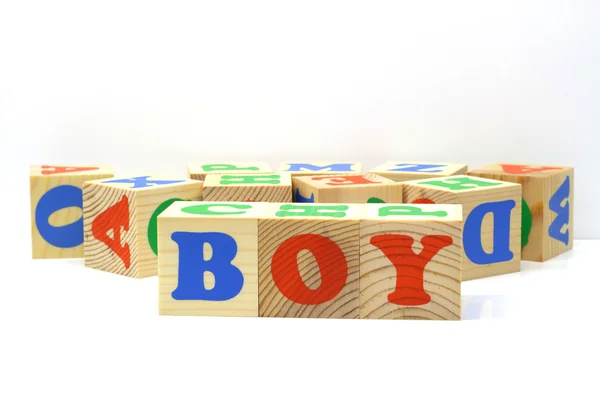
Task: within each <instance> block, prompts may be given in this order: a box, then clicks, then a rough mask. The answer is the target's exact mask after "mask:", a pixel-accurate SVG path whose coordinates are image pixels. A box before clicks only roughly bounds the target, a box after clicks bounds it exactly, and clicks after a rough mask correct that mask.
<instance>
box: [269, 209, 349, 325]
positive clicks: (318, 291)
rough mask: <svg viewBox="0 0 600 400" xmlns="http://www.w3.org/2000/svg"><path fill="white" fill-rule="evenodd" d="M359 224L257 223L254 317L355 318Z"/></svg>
mask: <svg viewBox="0 0 600 400" xmlns="http://www.w3.org/2000/svg"><path fill="white" fill-rule="evenodd" d="M358 245H359V222H358V221H348V220H339V221H315V220H260V221H259V261H258V268H259V315H260V316H261V317H294V318H358V317H359V297H358V296H359V282H358V279H359V248H358Z"/></svg>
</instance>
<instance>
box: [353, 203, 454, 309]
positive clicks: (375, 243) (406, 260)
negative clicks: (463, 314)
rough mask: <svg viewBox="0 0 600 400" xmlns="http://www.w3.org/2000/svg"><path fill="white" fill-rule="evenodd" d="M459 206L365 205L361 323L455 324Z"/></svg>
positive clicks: (361, 277) (361, 227) (361, 269)
mask: <svg viewBox="0 0 600 400" xmlns="http://www.w3.org/2000/svg"><path fill="white" fill-rule="evenodd" d="M461 260H462V206H461V205H457V204H452V205H446V204H440V205H438V204H410V205H409V204H369V205H368V206H367V214H366V216H365V217H364V219H363V220H362V221H361V223H360V317H361V318H369V319H371V318H372V319H441V320H458V319H460V310H461V297H460V286H461Z"/></svg>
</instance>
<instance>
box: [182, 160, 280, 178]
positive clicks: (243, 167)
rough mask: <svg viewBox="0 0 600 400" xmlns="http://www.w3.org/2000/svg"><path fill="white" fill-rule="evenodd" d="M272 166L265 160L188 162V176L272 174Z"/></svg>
mask: <svg viewBox="0 0 600 400" xmlns="http://www.w3.org/2000/svg"><path fill="white" fill-rule="evenodd" d="M271 173H273V170H272V169H271V167H270V166H269V165H268V164H266V163H263V162H235V163H195V162H192V163H188V177H189V178H190V179H195V180H198V181H204V180H205V179H206V176H207V175H212V174H216V175H220V174H235V175H240V174H271Z"/></svg>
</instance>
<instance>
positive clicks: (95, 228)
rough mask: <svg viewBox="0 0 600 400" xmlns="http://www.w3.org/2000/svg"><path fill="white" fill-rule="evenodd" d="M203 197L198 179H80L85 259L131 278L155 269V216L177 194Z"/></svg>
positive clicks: (180, 197)
mask: <svg viewBox="0 0 600 400" xmlns="http://www.w3.org/2000/svg"><path fill="white" fill-rule="evenodd" d="M201 198H202V182H199V181H195V180H186V179H173V178H164V177H157V176H137V177H131V178H119V179H100V180H93V181H88V182H85V183H84V185H83V220H84V259H85V265H86V266H88V267H91V268H94V269H99V270H102V271H108V272H112V273H116V274H120V275H125V276H129V277H135V278H143V277H147V276H153V275H156V274H157V268H158V260H157V254H158V245H157V217H158V215H159V214H160V213H161V212H162V211H164V210H165V209H166V208H167V207H168V206H169V205H170V204H172V203H174V202H175V201H179V200H182V201H183V200H199V199H201Z"/></svg>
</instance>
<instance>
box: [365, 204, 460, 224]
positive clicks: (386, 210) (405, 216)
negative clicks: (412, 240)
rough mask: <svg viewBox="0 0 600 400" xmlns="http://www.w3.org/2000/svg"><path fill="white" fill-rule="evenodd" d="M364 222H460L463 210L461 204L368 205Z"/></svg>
mask: <svg viewBox="0 0 600 400" xmlns="http://www.w3.org/2000/svg"><path fill="white" fill-rule="evenodd" d="M364 220H372V221H397V222H411V221H412V222H416V221H424V222H428V221H456V222H462V220H463V208H462V205H461V204H369V205H368V206H367V208H366V213H365V218H364Z"/></svg>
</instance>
